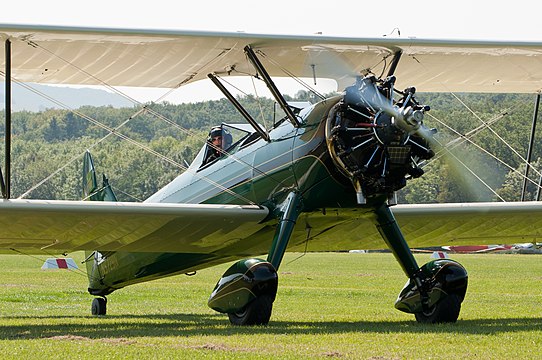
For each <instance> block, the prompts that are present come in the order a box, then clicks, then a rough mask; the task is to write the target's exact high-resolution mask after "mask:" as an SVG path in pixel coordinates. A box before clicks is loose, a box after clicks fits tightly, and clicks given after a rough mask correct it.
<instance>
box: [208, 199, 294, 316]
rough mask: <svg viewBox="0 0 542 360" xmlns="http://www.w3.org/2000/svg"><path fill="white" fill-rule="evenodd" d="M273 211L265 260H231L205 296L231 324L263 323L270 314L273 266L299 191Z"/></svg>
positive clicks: (274, 290) (279, 255)
mask: <svg viewBox="0 0 542 360" xmlns="http://www.w3.org/2000/svg"><path fill="white" fill-rule="evenodd" d="M277 211H278V216H279V223H278V225H277V229H276V230H275V237H274V239H273V244H272V245H271V249H270V250H269V255H268V256H267V260H262V259H245V260H241V261H239V262H237V263H235V264H234V265H232V266H231V267H230V268H229V269H228V270H227V271H226V272H225V273H224V275H222V278H221V279H220V280H219V281H218V283H217V284H216V286H215V289H214V291H213V293H212V294H211V296H210V298H209V301H208V305H209V307H211V308H212V309H214V310H216V311H218V312H221V313H226V314H228V317H229V319H230V322H231V323H232V324H234V325H265V324H267V323H268V322H269V318H270V317H271V312H272V310H273V301H275V297H276V294H277V287H278V275H277V269H278V267H279V266H280V263H281V262H282V258H283V256H284V252H285V251H286V247H287V246H288V241H289V240H290V236H291V235H292V231H293V229H294V226H295V222H296V221H297V218H298V216H299V214H300V213H301V197H300V196H299V194H297V193H295V192H292V193H290V194H289V195H288V197H287V198H286V200H285V201H284V203H283V204H282V206H280V207H279V208H278V209H277Z"/></svg>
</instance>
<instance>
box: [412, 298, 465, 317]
mask: <svg viewBox="0 0 542 360" xmlns="http://www.w3.org/2000/svg"><path fill="white" fill-rule="evenodd" d="M460 310H461V298H460V297H459V296H458V295H457V294H449V295H448V296H446V297H445V298H444V299H442V300H441V301H440V302H439V303H438V304H436V305H435V306H434V307H432V308H431V309H430V310H429V311H428V312H421V313H416V314H414V315H415V316H416V321H418V322H419V323H423V324H439V323H455V322H456V321H457V318H458V317H459V311H460Z"/></svg>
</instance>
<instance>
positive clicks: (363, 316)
mask: <svg viewBox="0 0 542 360" xmlns="http://www.w3.org/2000/svg"><path fill="white" fill-rule="evenodd" d="M298 256H299V254H287V255H286V257H285V261H284V263H283V266H282V267H281V269H280V271H279V274H280V278H279V293H278V297H277V300H276V301H275V304H274V310H273V316H272V318H271V322H270V324H269V326H265V327H249V328H241V327H233V326H231V325H230V324H229V321H228V319H227V317H226V316H224V315H221V314H217V313H215V312H214V311H212V310H211V309H209V308H208V307H207V305H206V302H207V298H208V296H209V294H210V292H211V290H212V288H213V286H214V284H215V283H216V281H217V280H218V278H219V277H220V275H221V274H222V273H223V272H224V271H225V269H226V268H227V267H229V264H225V265H222V266H218V267H214V268H211V269H207V270H204V271H201V272H198V274H197V275H196V276H192V277H188V276H177V277H172V278H168V279H164V280H160V281H155V282H150V283H146V284H140V285H135V286H131V287H128V288H125V289H122V290H119V291H117V292H115V293H113V294H112V295H110V296H109V297H108V299H109V302H108V315H107V316H104V317H92V316H91V315H90V303H91V300H92V297H91V296H90V295H88V293H87V292H86V286H87V279H86V276H82V275H83V274H81V273H75V272H67V271H42V270H40V267H41V264H42V263H41V262H40V261H38V260H36V259H34V258H30V257H25V256H0V264H1V265H0V268H1V269H2V274H1V276H0V284H1V287H0V352H1V358H3V359H9V358H13V359H14V358H17V359H21V358H33V359H37V358H58V357H60V356H61V357H67V358H70V359H78V358H118V359H121V358H122V359H124V358H142V359H145V358H157V359H158V358H175V359H177V358H178V359H185V358H187V359H188V358H190V359H199V358H212V359H230V358H236V359H260V358H261V359H305V358H324V359H325V358H354V359H358V358H359V359H375V360H376V359H378V360H385V359H441V358H451V359H465V358H472V359H536V358H542V315H541V312H542V309H541V305H542V257H540V256H535V255H496V254H495V255H494V254H490V255H462V256H460V255H457V256H454V257H453V258H454V259H456V260H458V261H459V262H461V263H462V264H463V265H464V266H465V267H466V268H467V270H468V271H469V289H468V292H467V297H466V299H465V302H464V303H463V307H462V311H461V315H460V318H459V320H458V322H457V323H456V324H445V325H421V324H417V323H416V322H415V320H414V317H413V316H411V315H408V314H404V313H401V312H399V311H397V310H395V309H394V307H393V304H394V301H395V299H396V297H397V294H398V293H399V291H400V289H401V288H402V286H403V285H404V283H405V281H406V277H405V276H404V274H403V273H402V271H401V269H400V268H399V265H398V264H397V263H396V262H395V260H394V258H393V256H392V255H391V254H344V253H341V254H330V253H328V254H307V255H305V256H303V257H301V258H300V259H298V260H296V261H293V262H291V261H292V260H293V259H295V258H296V257H298ZM75 258H76V259H77V260H79V261H80V260H81V259H82V254H76V256H75ZM417 260H418V262H419V263H425V262H427V261H429V256H428V255H417Z"/></svg>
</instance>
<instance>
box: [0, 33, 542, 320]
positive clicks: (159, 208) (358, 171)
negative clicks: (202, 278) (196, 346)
mask: <svg viewBox="0 0 542 360" xmlns="http://www.w3.org/2000/svg"><path fill="white" fill-rule="evenodd" d="M0 37H1V38H2V40H3V41H4V43H5V49H6V50H5V53H4V57H3V58H2V61H3V64H4V65H5V71H4V73H3V75H4V77H5V79H6V87H7V88H8V87H9V86H10V85H9V84H10V83H11V81H12V80H13V79H16V81H19V82H37V83H51V84H79V85H107V86H137V87H160V88H177V87H180V86H183V85H186V84H189V83H192V82H195V81H211V82H212V83H213V84H215V85H216V86H217V87H218V88H219V89H220V90H221V91H222V92H223V93H224V95H225V96H226V97H227V98H228V99H229V100H230V101H231V102H232V105H233V106H235V107H236V108H237V109H238V110H239V112H240V113H241V115H242V116H243V117H244V118H245V119H246V123H243V124H221V125H218V126H217V127H216V128H214V129H213V130H212V131H211V133H210V136H209V139H208V140H209V141H208V142H206V144H205V145H204V146H203V148H202V149H201V151H200V152H199V154H198V155H197V156H196V157H195V159H194V160H193V161H192V163H191V164H190V165H189V166H186V168H185V171H184V172H183V173H181V174H180V175H179V176H178V177H177V178H176V179H175V180H173V181H172V182H171V183H169V184H168V185H167V186H165V187H164V188H162V189H161V190H159V191H158V192H157V193H156V194H154V195H152V196H151V197H149V198H148V199H146V200H145V201H144V202H142V203H127V202H117V201H116V197H115V194H114V193H113V192H112V190H111V188H110V186H109V184H108V182H107V180H106V179H104V180H103V181H102V182H101V183H100V182H99V181H98V180H97V177H96V175H95V174H96V172H95V169H94V165H93V161H92V158H91V156H90V154H87V155H86V156H85V160H84V164H85V166H84V174H83V187H84V194H85V197H86V198H87V199H88V200H91V201H62V200H25V199H11V198H10V179H9V174H10V169H9V166H10V164H9V144H7V145H6V161H5V165H4V168H3V170H4V174H3V175H4V176H3V177H2V190H3V195H4V200H2V202H1V203H0V224H1V225H0V248H1V249H2V250H3V251H4V252H7V253H10V252H13V251H14V250H21V251H24V252H25V253H39V252H43V251H47V253H59V254H61V253H67V252H73V251H80V250H84V251H86V252H87V257H86V259H85V263H86V268H87V273H88V278H89V287H88V291H89V293H90V294H91V295H94V296H95V298H94V300H93V301H92V313H93V314H95V315H104V314H106V304H107V303H106V296H108V295H109V294H111V293H112V292H114V291H115V290H118V289H121V288H123V287H125V286H128V285H130V284H135V283H139V282H143V281H150V280H153V279H158V278H161V277H165V276H171V275H176V274H185V273H192V272H194V271H197V270H200V269H202V268H205V267H209V266H213V265H216V264H220V263H226V262H231V263H232V264H233V265H232V266H231V267H230V268H229V269H228V270H227V271H226V272H225V273H224V275H223V276H222V277H221V278H220V279H219V280H218V282H217V284H216V286H215V288H214V289H213V291H212V293H211V295H210V298H209V300H208V304H209V306H210V307H211V308H213V309H214V310H216V311H219V312H221V313H225V314H227V315H228V317H229V319H230V321H231V322H232V323H233V324H237V325H255V324H267V323H268V322H269V320H270V317H271V313H272V307H273V302H274V300H275V297H276V294H277V291H278V273H277V270H278V269H279V268H280V265H281V262H282V259H283V255H284V253H285V252H286V251H341V250H349V249H355V248H363V249H374V248H382V247H383V246H384V245H386V246H387V247H388V248H389V249H390V250H391V252H392V253H393V254H394V256H395V258H396V259H397V262H398V263H399V265H400V267H401V268H402V270H403V271H404V273H405V275H406V277H407V283H406V285H405V287H404V288H403V289H402V290H401V291H400V294H399V296H398V299H397V301H396V303H395V307H396V308H397V309H399V310H401V311H405V312H408V313H412V314H414V315H415V318H416V320H417V321H418V322H428V323H440V322H455V321H456V320H457V319H458V316H459V313H460V309H461V304H462V302H463V300H464V298H465V294H466V290H467V283H468V275H467V271H466V270H465V268H464V267H463V266H462V265H461V264H459V263H458V262H456V261H454V260H450V259H436V260H432V261H430V262H428V263H427V264H423V265H421V266H420V265H418V263H417V262H416V260H415V258H414V256H413V255H412V251H411V250H410V247H411V246H416V247H420V246H435V245H443V244H447V245H469V244H473V243H474V244H492V243H495V242H498V241H499V239H503V238H505V239H506V241H511V240H520V242H525V241H535V240H536V239H538V238H539V236H540V234H541V230H542V219H541V216H540V213H541V211H542V206H541V205H540V204H539V203H537V202H528V203H473V204H434V205H396V204H395V193H396V192H397V191H398V190H400V189H401V188H403V187H404V186H407V183H408V182H409V180H410V179H413V178H417V177H419V176H422V175H423V169H422V168H421V166H420V164H421V163H423V162H424V161H426V160H428V159H431V158H432V157H433V156H434V153H435V152H434V147H435V143H434V141H433V136H434V132H435V130H433V129H429V128H427V127H426V126H425V125H424V116H425V115H426V114H427V113H428V111H430V106H429V105H430V104H423V103H420V102H419V101H418V100H417V98H416V92H417V91H424V92H444V91H445V92H449V91H460V92H498V93H504V92H516V93H518V92H521V93H527V92H531V93H536V92H538V91H540V89H541V88H542V43H526V42H498V41H459V40H457V41H455V40H427V39H392V38H343V37H327V36H322V35H314V36H286V35H261V34H248V33H221V32H201V31H169V30H168V31H161V30H134V29H107V28H103V29H97V28H76V27H53V26H27V25H0ZM228 76H253V77H255V78H258V79H259V80H261V81H263V82H264V83H265V84H266V86H267V87H268V88H269V90H270V92H271V94H272V95H273V97H274V98H275V100H276V103H277V104H278V105H279V106H280V108H281V109H282V111H283V112H284V114H285V116H284V117H283V118H282V119H281V120H280V121H276V122H275V123H274V124H273V125H272V126H271V127H269V128H265V127H264V126H262V125H260V124H259V123H258V122H257V121H256V120H255V119H253V118H252V117H251V115H250V114H249V113H248V112H247V111H246V110H245V109H244V108H243V106H242V105H241V104H239V102H238V101H237V99H236V98H235V96H233V95H232V94H231V92H230V91H229V90H228V89H227V87H226V86H225V85H224V82H223V80H222V79H224V78H225V77H228ZM291 76H295V77H299V78H311V79H312V78H314V79H317V78H329V79H334V80H336V81H337V83H338V85H339V88H340V89H341V90H344V91H343V92H342V93H341V94H340V95H337V96H334V97H331V98H323V99H322V100H321V101H319V102H317V103H315V104H313V105H311V106H307V107H296V106H292V105H291V104H288V102H287V101H285V99H284V96H283V94H282V93H281V91H280V90H279V89H278V88H277V86H276V85H275V82H274V81H273V79H274V78H276V77H291ZM6 94H8V95H7V96H9V91H6ZM9 100H10V99H7V101H6V108H7V116H6V139H9V126H8V121H7V120H8V119H7V118H8V117H9ZM234 130H235V131H234ZM234 132H235V133H236V134H237V135H236V136H233V135H232V133H234ZM215 140H216V141H215ZM119 161H120V160H119ZM262 254H264V255H262ZM265 254H267V255H265Z"/></svg>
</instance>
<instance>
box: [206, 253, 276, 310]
mask: <svg viewBox="0 0 542 360" xmlns="http://www.w3.org/2000/svg"><path fill="white" fill-rule="evenodd" d="M277 287H278V275H277V271H276V270H275V268H274V267H273V265H271V264H270V263H269V262H267V261H265V260H262V259H245V260H240V261H238V262H236V263H235V264H233V265H232V266H231V267H230V268H229V269H228V270H227V271H226V272H225V273H224V275H222V277H221V278H220V280H219V281H218V283H217V284H216V286H215V288H214V290H213V292H212V294H211V296H210V297H209V301H208V302H207V304H208V305H209V307H210V308H211V309H213V310H216V311H218V312H221V313H236V312H241V311H243V310H244V309H245V308H246V306H247V305H248V304H250V303H251V302H252V301H254V300H255V299H256V298H259V297H261V296H268V297H270V300H271V302H273V301H274V300H275V296H276V293H277Z"/></svg>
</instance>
